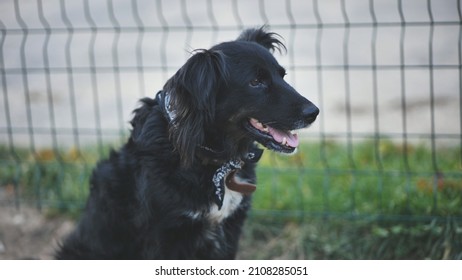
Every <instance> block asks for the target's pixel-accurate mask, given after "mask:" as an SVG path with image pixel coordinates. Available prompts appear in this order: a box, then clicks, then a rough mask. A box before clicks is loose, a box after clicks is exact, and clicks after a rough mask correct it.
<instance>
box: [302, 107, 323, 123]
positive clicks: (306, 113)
mask: <svg viewBox="0 0 462 280" xmlns="http://www.w3.org/2000/svg"><path fill="white" fill-rule="evenodd" d="M318 114H319V108H318V107H316V106H315V105H314V104H309V105H305V106H303V108H302V115H303V118H304V119H306V120H307V121H308V122H309V123H312V122H314V121H315V120H316V117H317V116H318Z"/></svg>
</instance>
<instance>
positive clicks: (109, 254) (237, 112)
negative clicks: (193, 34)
mask: <svg viewBox="0 0 462 280" xmlns="http://www.w3.org/2000/svg"><path fill="white" fill-rule="evenodd" d="M277 36H278V35H277V34H275V33H270V32H266V31H265V29H264V28H260V29H248V30H245V31H244V32H243V33H242V34H241V35H240V36H239V38H238V39H237V40H235V41H231V42H225V43H221V44H218V45H216V46H214V47H212V48H211V49H209V50H199V51H196V52H195V53H194V54H193V55H192V57H191V58H190V59H189V60H188V61H187V62H186V64H185V65H184V66H183V67H182V68H181V69H179V70H178V72H177V73H176V74H175V75H174V76H173V77H172V78H170V79H169V80H168V81H167V83H166V84H165V86H164V88H163V90H162V91H160V92H159V93H158V94H157V96H156V98H155V99H150V98H145V99H143V100H142V106H141V107H140V108H138V109H137V110H135V112H134V118H133V120H132V121H131V124H132V126H133V130H132V131H131V136H130V138H129V140H128V142H127V143H126V144H125V145H124V146H123V147H122V148H121V149H120V151H118V152H115V151H113V152H112V153H111V155H110V157H109V159H108V160H105V161H102V162H100V163H99V164H98V165H97V167H96V169H95V170H94V172H93V175H92V179H91V193H90V197H89V199H88V202H87V206H86V210H85V212H84V214H83V217H82V219H81V221H80V223H79V225H78V227H77V229H76V230H75V231H74V232H73V233H72V234H71V235H70V236H69V237H68V238H67V239H66V240H65V241H64V243H63V244H62V246H61V247H60V249H59V250H58V252H57V254H56V257H57V258H59V259H230V258H234V257H235V255H236V251H237V246H238V240H239V236H240V233H241V227H242V224H243V222H244V219H245V217H246V212H247V210H249V208H250V194H251V193H252V192H253V191H254V190H255V185H254V184H255V171H254V169H255V163H256V162H257V161H258V159H259V157H260V156H261V153H262V150H260V149H258V148H257V147H256V144H255V142H258V143H260V144H261V145H263V146H265V147H266V148H268V149H270V150H274V151H278V152H282V153H293V152H294V151H295V150H296V148H297V146H298V138H297V135H296V134H294V133H292V132H291V131H292V130H295V129H300V128H304V127H307V126H308V125H310V124H311V123H312V122H313V121H314V120H315V119H316V116H317V115H318V113H319V110H318V108H317V107H316V106H314V105H313V104H312V103H311V102H310V101H308V100H307V99H305V98H304V97H302V96H301V95H300V94H299V93H297V91H295V90H294V89H293V88H292V87H291V86H290V85H289V84H287V83H286V82H285V81H284V79H283V78H284V76H285V74H286V72H285V70H284V68H282V67H281V66H280V65H279V64H278V62H277V61H276V60H275V58H274V57H273V56H272V54H271V52H272V51H274V50H276V49H278V50H281V48H283V49H285V46H284V45H283V44H282V43H281V42H280V41H279V40H278V39H277Z"/></svg>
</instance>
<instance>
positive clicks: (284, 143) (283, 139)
mask: <svg viewBox="0 0 462 280" xmlns="http://www.w3.org/2000/svg"><path fill="white" fill-rule="evenodd" d="M282 145H284V146H286V145H287V138H286V137H283V138H282Z"/></svg>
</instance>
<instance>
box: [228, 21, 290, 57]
mask: <svg viewBox="0 0 462 280" xmlns="http://www.w3.org/2000/svg"><path fill="white" fill-rule="evenodd" d="M278 38H281V36H280V35H279V34H277V33H274V32H267V31H266V26H262V27H260V28H250V29H246V30H244V31H243V32H242V33H241V35H239V37H238V38H237V41H248V42H255V43H257V44H259V45H262V46H263V47H265V48H266V49H267V50H269V51H272V52H274V51H275V50H278V51H279V52H282V50H284V51H287V49H286V46H285V45H284V44H283V43H282V42H281V41H280V40H279V39H278Z"/></svg>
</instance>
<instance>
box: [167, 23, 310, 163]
mask: <svg viewBox="0 0 462 280" xmlns="http://www.w3.org/2000/svg"><path fill="white" fill-rule="evenodd" d="M281 49H285V46H284V45H283V44H282V43H281V41H280V40H279V39H278V35H277V34H275V33H270V32H267V31H265V29H264V28H260V29H248V30H245V31H244V32H243V33H242V34H241V35H240V36H239V37H238V38H237V40H235V41H230V42H225V43H221V44H218V45H216V46H213V47H212V48H211V49H209V50H199V51H196V52H195V53H194V54H193V56H192V57H191V58H190V59H189V60H188V61H187V62H186V64H185V65H184V66H183V67H182V68H181V69H179V70H178V72H177V73H176V74H175V75H174V76H173V77H172V78H171V79H170V80H169V81H168V82H167V83H166V85H165V87H164V91H166V92H168V93H169V95H170V96H171V101H170V106H171V107H172V109H173V110H174V111H175V117H174V119H173V120H172V124H171V129H170V133H171V137H172V140H173V142H174V144H175V147H176V149H177V150H178V151H179V153H180V155H181V157H182V162H183V164H185V165H188V164H191V163H192V162H193V160H194V158H195V153H196V149H197V147H199V146H206V147H211V148H212V149H215V150H218V151H226V153H227V156H228V157H229V158H236V157H239V156H241V155H242V154H244V153H245V152H247V151H248V149H249V147H250V145H252V143H253V142H254V141H257V142H259V143H260V144H262V145H264V146H265V147H267V148H268V149H271V150H274V151H278V152H282V153H293V152H294V151H295V150H296V148H297V146H298V144H299V141H298V136H297V134H295V133H293V132H292V131H293V130H296V129H300V128H304V127H307V126H309V125H310V124H311V123H313V122H314V120H315V119H316V116H317V115H318V113H319V110H318V108H317V107H316V106H315V105H313V104H312V103H311V102H310V101H309V100H307V99H306V98H304V97H303V96H301V95H300V94H299V93H298V92H297V91H296V90H295V89H294V88H292V87H291V86H290V85H289V84H288V83H287V82H286V81H285V80H284V76H285V75H286V71H285V69H284V68H283V67H282V66H280V65H279V63H278V62H277V61H276V59H275V58H274V57H273V55H272V52H273V51H275V50H281Z"/></svg>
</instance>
